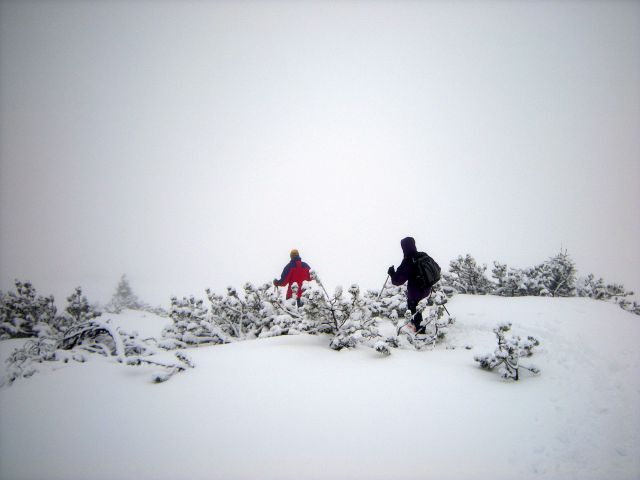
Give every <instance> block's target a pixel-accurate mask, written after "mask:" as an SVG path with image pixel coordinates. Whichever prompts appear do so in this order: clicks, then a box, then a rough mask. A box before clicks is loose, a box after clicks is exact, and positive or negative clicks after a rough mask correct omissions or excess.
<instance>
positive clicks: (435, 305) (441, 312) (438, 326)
mask: <svg viewBox="0 0 640 480" xmlns="http://www.w3.org/2000/svg"><path fill="white" fill-rule="evenodd" d="M447 301H448V297H447V295H446V294H445V293H444V292H443V291H442V290H441V289H438V288H434V290H433V292H432V294H431V296H430V297H429V298H425V299H423V300H421V301H420V302H419V303H418V305H417V307H416V312H421V314H422V322H421V323H420V325H421V326H422V327H424V329H425V333H424V334H419V335H414V334H412V333H409V332H407V331H406V330H403V327H404V325H406V324H408V323H409V322H411V318H412V317H413V315H412V314H411V311H410V310H407V311H406V312H405V314H404V321H401V322H398V323H396V327H397V333H398V334H400V333H406V335H405V336H404V338H406V340H407V341H408V342H409V343H410V344H411V345H412V346H413V347H414V348H416V349H417V350H422V349H423V348H426V347H427V346H429V345H432V346H433V345H436V344H437V343H438V342H440V341H441V340H443V339H444V337H445V335H446V333H447V328H448V327H450V326H451V325H453V324H454V323H455V317H452V316H451V315H449V312H448V311H447V308H446V306H445V304H446V303H447Z"/></svg>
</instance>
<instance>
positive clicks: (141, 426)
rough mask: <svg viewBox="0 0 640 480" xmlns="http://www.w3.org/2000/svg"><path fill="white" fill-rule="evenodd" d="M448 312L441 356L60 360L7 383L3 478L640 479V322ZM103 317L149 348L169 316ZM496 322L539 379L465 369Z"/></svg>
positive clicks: (566, 303)
mask: <svg viewBox="0 0 640 480" xmlns="http://www.w3.org/2000/svg"><path fill="white" fill-rule="evenodd" d="M447 306H448V308H449V310H450V311H451V313H452V314H453V315H454V316H455V317H456V319H457V323H456V324H455V325H454V326H453V327H452V328H450V330H449V335H448V338H447V340H446V341H445V342H444V343H443V344H440V345H438V346H437V347H436V348H435V349H427V350H426V351H420V352H418V351H413V350H410V349H394V350H393V351H392V355H391V356H390V357H381V356H380V355H379V354H377V353H376V352H375V351H374V350H372V349H369V348H366V347H359V348H358V349H356V350H350V351H346V350H343V351H340V352H335V351H333V350H331V349H329V348H328V347H327V344H328V341H329V338H328V337H326V336H310V335H299V336H285V337H276V338H270V339H265V340H257V341H247V342H241V343H235V344H229V345H220V346H214V347H201V348H194V349H191V350H189V352H188V353H189V355H190V356H191V358H192V359H193V360H194V362H195V364H196V368H195V369H192V370H188V371H187V372H185V373H181V374H177V375H175V376H174V377H173V378H172V379H171V380H169V381H168V382H166V383H162V384H153V383H151V381H150V379H151V375H152V373H153V371H154V369H153V368H152V367H125V366H122V365H119V364H116V363H114V362H113V361H109V360H107V359H104V358H101V357H96V358H95V359H94V360H92V361H90V362H87V363H84V364H68V365H56V368H55V369H54V370H52V371H47V372H41V373H39V374H37V375H35V376H34V377H32V378H29V379H21V380H18V381H16V382H15V384H13V385H12V386H9V387H3V388H1V389H0V414H1V416H0V478H2V479H110V480H113V479H135V480H141V479H158V480H160V479H172V480H174V479H295V480H300V479H359V478H361V479H378V478H380V479H382V478H384V479H394V480H395V479H425V478H434V479H457V478H461V479H470V478H473V479H488V478H491V479H501V478H504V479H513V478H519V479H526V478H549V479H577V478H579V479H631V478H639V477H640V408H639V407H640V376H639V375H638V371H639V369H640V352H639V350H638V344H639V343H640V319H639V318H638V317H637V316H635V315H632V314H630V313H628V312H625V311H623V310H621V309H620V308H618V307H617V306H616V305H613V304H608V303H604V302H598V301H594V300H589V299H580V298H563V299H549V298H501V297H491V296H482V297H474V296H466V295H459V296H456V297H454V299H453V300H452V301H451V302H450V303H449V304H448V305H447ZM111 317H112V318H113V321H114V322H115V323H117V324H118V325H120V326H123V327H125V328H127V329H130V330H137V331H138V332H139V333H140V334H141V335H142V336H143V337H144V336H152V335H158V334H159V332H160V330H161V329H162V326H163V325H164V323H166V322H168V321H169V320H168V319H163V318H159V317H156V316H154V315H153V314H150V313H140V312H126V313H125V314H122V315H111ZM503 320H508V321H511V322H512V323H513V329H512V331H513V333H514V334H521V335H525V336H526V335H533V336H536V337H537V338H539V339H540V341H541V346H540V347H538V348H537V353H536V354H535V355H534V356H533V357H532V358H531V359H527V360H526V361H523V363H525V364H526V363H531V364H535V365H536V366H538V367H539V368H540V369H541V370H542V372H541V375H540V376H532V375H530V374H528V373H526V372H525V373H524V375H523V378H522V379H521V381H519V382H517V383H516V382H513V381H505V380H502V379H501V378H500V377H499V375H498V374H497V373H496V372H487V371H484V370H481V369H480V368H478V366H477V363H476V362H474V360H473V356H474V354H478V353H485V352H490V351H493V349H494V348H495V345H496V341H495V336H494V334H493V332H492V329H493V327H494V326H495V325H496V324H497V323H498V322H499V321H503ZM15 342H16V341H5V342H0V355H1V356H2V357H3V358H4V357H6V355H7V354H8V352H9V351H10V349H11V348H12V347H13V346H14V345H15ZM465 347H472V348H471V349H467V348H465Z"/></svg>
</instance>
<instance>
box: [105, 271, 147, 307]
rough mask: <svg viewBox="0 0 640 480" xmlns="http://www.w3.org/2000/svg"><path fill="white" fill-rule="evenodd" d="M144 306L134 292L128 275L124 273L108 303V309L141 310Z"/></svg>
mask: <svg viewBox="0 0 640 480" xmlns="http://www.w3.org/2000/svg"><path fill="white" fill-rule="evenodd" d="M143 306H144V305H143V304H142V303H141V302H140V300H138V297H137V296H136V295H135V294H134V293H133V290H132V289H131V285H129V280H127V276H126V275H122V277H120V281H119V282H118V285H117V286H116V291H115V292H114V294H113V296H112V297H111V301H110V302H109V303H108V304H107V311H108V312H110V313H120V312H122V310H125V309H131V310H139V309H141V308H142V307H143Z"/></svg>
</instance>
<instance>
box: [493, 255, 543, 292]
mask: <svg viewBox="0 0 640 480" xmlns="http://www.w3.org/2000/svg"><path fill="white" fill-rule="evenodd" d="M493 265H494V266H493V269H492V271H491V273H492V276H493V278H494V279H495V283H494V288H493V291H492V293H493V294H495V295H501V296H504V297H522V296H549V291H548V289H547V286H546V284H545V281H544V275H543V273H544V269H543V265H537V266H535V267H531V268H524V269H520V268H511V267H507V265H505V264H503V263H499V262H494V264H493Z"/></svg>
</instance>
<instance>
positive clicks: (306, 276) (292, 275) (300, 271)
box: [273, 248, 311, 307]
mask: <svg viewBox="0 0 640 480" xmlns="http://www.w3.org/2000/svg"><path fill="white" fill-rule="evenodd" d="M289 257H290V258H291V261H290V262H289V263H287V265H286V266H285V267H284V270H282V275H280V280H278V279H277V278H274V279H273V284H274V285H275V286H277V287H284V286H285V285H286V286H287V300H288V299H290V298H291V297H292V296H293V288H292V287H293V284H294V283H295V284H297V285H298V293H297V294H296V296H297V298H296V302H297V305H298V307H300V306H301V305H302V300H300V297H302V283H303V282H305V281H307V282H310V281H311V273H310V271H311V267H309V265H307V264H306V263H305V262H303V261H302V259H301V258H300V253H299V252H298V250H296V249H295V248H294V249H293V250H291V253H289Z"/></svg>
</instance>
